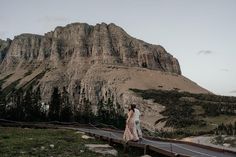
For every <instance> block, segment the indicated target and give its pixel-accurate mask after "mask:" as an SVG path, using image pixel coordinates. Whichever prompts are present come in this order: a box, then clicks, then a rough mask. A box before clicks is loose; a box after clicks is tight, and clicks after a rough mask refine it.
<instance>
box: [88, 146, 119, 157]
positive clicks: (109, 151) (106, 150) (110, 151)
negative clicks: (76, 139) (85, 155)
mask: <svg viewBox="0 0 236 157" xmlns="http://www.w3.org/2000/svg"><path fill="white" fill-rule="evenodd" d="M85 147H86V148H87V149H88V150H90V151H92V152H95V153H99V154H102V155H112V156H117V155H118V152H117V150H115V149H114V148H113V147H111V146H110V145H108V144H86V145H85Z"/></svg>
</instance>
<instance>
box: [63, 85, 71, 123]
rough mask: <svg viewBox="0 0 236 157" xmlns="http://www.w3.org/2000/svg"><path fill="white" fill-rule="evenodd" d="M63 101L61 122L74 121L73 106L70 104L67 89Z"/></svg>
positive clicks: (64, 91) (64, 90)
mask: <svg viewBox="0 0 236 157" xmlns="http://www.w3.org/2000/svg"><path fill="white" fill-rule="evenodd" d="M61 98H62V100H61V116H60V118H61V121H67V122H68V121H71V120H72V116H73V113H72V104H71V103H70V99H69V93H68V92H67V91H66V88H65V87H63V92H62V97H61Z"/></svg>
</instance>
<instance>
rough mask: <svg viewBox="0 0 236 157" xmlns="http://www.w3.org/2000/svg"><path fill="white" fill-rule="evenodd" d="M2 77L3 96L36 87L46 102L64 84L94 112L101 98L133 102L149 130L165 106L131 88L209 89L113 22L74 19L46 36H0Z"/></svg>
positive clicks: (159, 48)
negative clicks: (201, 85) (143, 96)
mask: <svg viewBox="0 0 236 157" xmlns="http://www.w3.org/2000/svg"><path fill="white" fill-rule="evenodd" d="M0 80H1V81H0V82H1V84H0V85H1V86H2V88H3V92H5V95H9V94H11V92H12V91H13V90H17V89H19V88H22V89H27V88H28V87H29V86H33V87H40V91H41V95H42V101H44V102H49V100H50V97H51V93H52V90H53V87H55V86H58V87H59V89H61V90H62V89H63V87H65V89H66V90H67V91H68V93H69V97H70V100H71V102H72V105H73V108H75V109H77V108H78V107H80V106H82V105H83V102H84V100H86V101H89V102H90V103H91V106H92V110H93V112H94V113H96V111H97V104H98V103H99V101H101V100H104V101H108V99H110V100H112V102H113V103H114V104H116V103H119V104H121V106H122V107H123V108H124V109H127V107H128V105H129V104H131V103H135V104H137V106H138V107H139V108H140V110H141V112H142V113H143V117H142V119H143V126H144V127H146V128H148V129H151V128H153V127H154V123H155V122H156V121H157V120H158V119H160V118H163V116H162V115H161V114H160V112H161V111H163V110H164V106H162V105H160V104H158V103H155V102H153V101H151V100H145V99H143V98H142V97H140V96H138V95H137V94H135V93H134V92H133V91H132V90H130V89H140V90H146V89H156V90H158V89H161V90H178V91H186V92H190V93H210V92H209V91H207V90H206V89H204V88H202V87H200V86H198V85H197V84H196V83H194V82H193V81H191V80H189V79H188V78H186V77H184V76H182V75H181V69H180V66H179V62H178V60H177V59H176V58H174V57H173V56H172V55H171V54H169V53H168V52H166V50H165V49H164V48H163V47H162V46H160V45H153V44H149V43H146V42H144V41H142V40H139V39H136V38H134V37H132V36H130V35H129V34H127V33H126V32H125V31H124V30H123V29H122V28H120V27H119V26H116V25H115V24H113V23H111V24H105V23H101V24H96V25H95V26H92V25H88V24H86V23H72V24H69V25H66V26H65V27H56V28H55V30H54V31H51V32H48V33H46V34H44V35H35V34H21V35H18V36H16V37H15V38H14V39H13V40H10V39H8V40H7V41H4V40H0ZM125 112H126V110H125ZM164 124H165V122H163V123H160V125H158V126H155V127H158V128H160V127H163V126H164ZM155 127H154V128H155Z"/></svg>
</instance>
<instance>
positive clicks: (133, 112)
mask: <svg viewBox="0 0 236 157" xmlns="http://www.w3.org/2000/svg"><path fill="white" fill-rule="evenodd" d="M139 117H140V111H139V110H138V109H137V108H136V105H134V104H132V105H131V106H130V108H129V112H128V118H127V120H126V127H125V132H124V135H123V139H124V141H126V142H128V141H135V142H137V141H139V139H142V131H141V128H140V118H139Z"/></svg>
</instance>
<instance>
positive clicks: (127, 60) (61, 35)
mask: <svg viewBox="0 0 236 157" xmlns="http://www.w3.org/2000/svg"><path fill="white" fill-rule="evenodd" d="M3 58H6V59H5V61H4V62H5V63H4V65H5V66H7V67H5V69H6V70H9V69H8V68H9V67H12V68H15V66H17V65H18V63H19V62H21V61H26V62H30V61H32V62H40V61H44V60H50V61H51V62H54V63H55V66H56V65H57V64H60V63H62V62H65V63H68V64H73V62H80V61H82V62H83V61H85V60H87V61H88V63H87V64H90V65H93V64H95V63H105V64H116V65H124V66H129V67H130V66H131V67H144V68H148V69H154V70H160V71H166V72H172V73H176V74H181V70H180V67H179V63H178V61H177V59H175V58H174V57H173V56H172V55H170V54H169V53H167V52H166V51H165V49H164V48H163V47H162V46H160V45H151V44H148V43H146V42H143V41H141V40H138V39H135V38H133V37H131V36H130V35H128V34H127V33H126V32H125V31H124V30H123V29H122V28H120V27H118V26H116V25H115V24H109V25H107V24H105V23H102V24H97V25H95V26H91V25H88V24H84V23H74V24H69V25H67V26H65V27H57V28H56V29H55V30H54V31H52V32H48V33H46V34H45V35H44V36H40V35H34V34H21V35H19V36H16V37H15V38H14V39H13V41H12V43H11V45H10V47H9V49H8V53H7V55H6V57H3ZM58 62H60V63H58ZM1 68H3V67H2V66H1Z"/></svg>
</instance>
